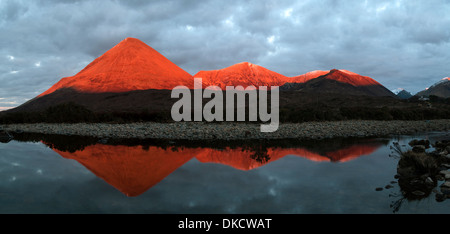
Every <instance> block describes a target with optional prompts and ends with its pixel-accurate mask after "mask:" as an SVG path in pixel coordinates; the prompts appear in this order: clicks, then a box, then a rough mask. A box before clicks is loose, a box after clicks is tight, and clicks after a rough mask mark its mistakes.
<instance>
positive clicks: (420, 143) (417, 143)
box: [409, 140, 430, 149]
mask: <svg viewBox="0 0 450 234" xmlns="http://www.w3.org/2000/svg"><path fill="white" fill-rule="evenodd" d="M409 145H410V146H423V147H424V148H426V149H428V148H430V141H429V140H412V141H410V142H409Z"/></svg>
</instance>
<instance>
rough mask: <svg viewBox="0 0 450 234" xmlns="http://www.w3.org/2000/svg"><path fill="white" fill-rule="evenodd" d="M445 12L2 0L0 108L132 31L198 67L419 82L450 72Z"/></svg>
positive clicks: (449, 20)
mask: <svg viewBox="0 0 450 234" xmlns="http://www.w3.org/2000/svg"><path fill="white" fill-rule="evenodd" d="M448 12H450V2H449V1H445V0H432V1H405V0H395V1H369V0H367V1H337V0H323V1H296V2H293V1H226V2H225V1H176V0H165V1H163V0H161V1H138V0H132V1H119V0H93V1H64V0H39V1H12V0H0V34H1V40H0V62H1V63H0V72H1V73H0V83H1V88H0V98H3V99H0V108H2V107H8V106H15V104H14V105H13V104H11V103H13V102H16V103H23V102H24V101H26V100H27V99H30V98H33V97H35V96H36V95H37V94H39V93H41V92H43V91H45V90H46V89H48V88H49V87H50V86H51V85H52V84H54V83H56V82H57V81H58V80H59V79H61V78H62V77H65V76H71V75H74V74H76V73H77V72H78V71H80V70H81V69H82V68H83V67H84V66H86V65H87V64H88V63H89V62H91V61H92V60H94V59H95V58H96V57H98V56H100V55H101V54H103V53H104V52H105V51H107V50H108V49H110V48H111V47H113V46H114V45H115V44H117V43H119V42H120V41H121V40H123V39H124V38H126V37H136V38H139V39H141V40H142V41H144V42H145V43H147V44H148V45H150V46H152V47H153V48H155V49H156V50H157V51H159V52H160V53H162V54H163V55H164V56H166V57H168V58H169V59H170V60H172V61H173V62H175V63H176V64H178V65H179V66H180V67H181V68H183V69H185V70H186V71H188V72H189V73H191V74H192V75H194V74H195V73H197V72H198V71H199V70H210V69H219V68H223V67H226V66H230V65H232V64H235V63H239V62H243V61H248V62H252V63H255V64H258V65H262V66H264V67H267V68H268V69H271V70H274V71H276V72H279V73H281V74H284V75H287V76H295V75H299V74H303V73H305V72H308V71H311V70H318V69H322V70H328V69H332V68H338V69H347V70H351V71H354V72H357V73H360V74H362V75H367V76H371V77H373V78H375V79H376V80H377V81H379V82H381V83H382V84H384V85H385V86H386V87H387V88H389V89H395V88H399V87H401V88H406V89H408V90H409V91H411V92H418V91H420V90H421V89H424V88H426V87H428V86H430V85H432V84H433V83H435V82H436V81H438V80H439V79H441V78H443V77H446V76H449V75H450V74H449V71H448V64H449V61H450V55H449V53H448V51H450V29H449V27H448V25H450V16H449V14H448ZM13 97H14V98H13ZM13 99H14V101H13Z"/></svg>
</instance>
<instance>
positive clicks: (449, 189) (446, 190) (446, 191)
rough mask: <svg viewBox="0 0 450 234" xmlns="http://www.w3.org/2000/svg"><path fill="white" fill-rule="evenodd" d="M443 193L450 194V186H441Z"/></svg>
mask: <svg viewBox="0 0 450 234" xmlns="http://www.w3.org/2000/svg"><path fill="white" fill-rule="evenodd" d="M441 193H443V194H444V195H446V196H448V195H450V188H447V187H441Z"/></svg>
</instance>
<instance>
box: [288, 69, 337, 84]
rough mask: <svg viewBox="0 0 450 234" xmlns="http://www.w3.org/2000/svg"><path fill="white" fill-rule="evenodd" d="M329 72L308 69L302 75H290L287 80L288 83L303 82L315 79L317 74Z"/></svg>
mask: <svg viewBox="0 0 450 234" xmlns="http://www.w3.org/2000/svg"><path fill="white" fill-rule="evenodd" d="M328 73H330V71H321V70H316V71H310V72H307V73H305V74H303V75H299V76H294V77H292V78H291V79H290V80H288V82H289V83H305V82H307V81H310V80H312V79H315V78H317V77H319V76H323V75H326V74H328Z"/></svg>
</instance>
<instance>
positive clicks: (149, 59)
mask: <svg viewBox="0 0 450 234" xmlns="http://www.w3.org/2000/svg"><path fill="white" fill-rule="evenodd" d="M178 85H184V86H187V87H190V88H191V87H192V86H193V78H192V76H191V75H190V74H189V73H187V72H186V71H184V70H183V69H181V68H180V67H178V66H177V65H175V64H174V63H173V62H171V61H170V60H168V59H167V58H166V57H164V56H163V55H161V54H160V53H159V52H158V51H156V50H154V49H153V48H151V47H150V46H148V45H146V44H145V43H144V42H142V41H140V40H138V39H135V38H127V39H125V40H123V41H121V42H120V43H119V44H117V45H116V46H114V47H113V48H112V49H110V50H108V51H107V52H106V53H104V54H103V55H102V56H100V57H98V58H97V59H95V60H94V61H93V62H91V63H90V64H89V65H88V66H87V67H85V68H84V69H83V70H81V71H80V72H79V73H78V74H76V75H75V76H72V77H66V78H63V79H61V80H60V81H59V82H58V83H56V84H55V85H53V87H51V88H50V89H48V90H47V91H45V92H44V93H42V94H41V95H39V97H42V96H45V95H47V94H50V93H53V92H55V91H56V90H58V89H63V88H71V89H74V90H76V91H78V92H83V93H107V92H113V93H119V92H127V91H134V90H148V89H169V90H171V89H173V88H174V87H176V86H178Z"/></svg>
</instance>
